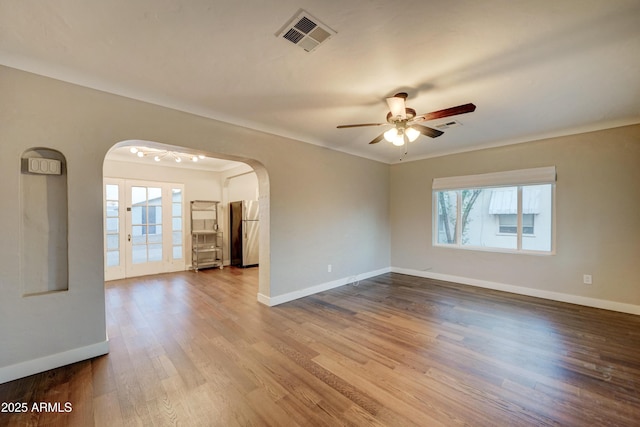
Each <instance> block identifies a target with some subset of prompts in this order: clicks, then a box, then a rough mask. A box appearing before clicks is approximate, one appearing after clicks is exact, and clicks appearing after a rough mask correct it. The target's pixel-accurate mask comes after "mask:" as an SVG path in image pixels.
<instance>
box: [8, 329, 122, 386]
mask: <svg viewBox="0 0 640 427" xmlns="http://www.w3.org/2000/svg"><path fill="white" fill-rule="evenodd" d="M107 353H109V340H106V341H102V342H99V343H96V344H91V345H88V346H86V347H80V348H74V349H73V350H68V351H64V352H62V353H56V354H52V355H49V356H44V357H40V358H38V359H32V360H27V361H26V362H20V363H16V364H15V365H10V366H5V367H1V368H0V384H3V383H6V382H9V381H13V380H17V379H18V378H24V377H28V376H29V375H33V374H38V373H40V372H44V371H48V370H49V369H55V368H59V367H61V366H65V365H69V364H71V363H76V362H80V361H82V360H87V359H91V358H93V357H97V356H102V355H103V354H107Z"/></svg>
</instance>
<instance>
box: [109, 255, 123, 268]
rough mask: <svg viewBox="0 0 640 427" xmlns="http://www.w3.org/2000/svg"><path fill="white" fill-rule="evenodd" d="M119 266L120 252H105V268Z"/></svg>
mask: <svg viewBox="0 0 640 427" xmlns="http://www.w3.org/2000/svg"><path fill="white" fill-rule="evenodd" d="M119 265H120V251H108V252H107V267H117V266H119Z"/></svg>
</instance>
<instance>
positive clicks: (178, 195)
mask: <svg viewBox="0 0 640 427" xmlns="http://www.w3.org/2000/svg"><path fill="white" fill-rule="evenodd" d="M171 196H172V200H173V201H174V202H182V190H181V189H179V188H174V189H173V190H171Z"/></svg>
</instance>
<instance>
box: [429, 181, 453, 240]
mask: <svg viewBox="0 0 640 427" xmlns="http://www.w3.org/2000/svg"><path fill="white" fill-rule="evenodd" d="M435 194H436V197H437V199H438V200H437V209H438V227H437V233H438V235H437V240H436V241H437V242H438V243H455V242H456V212H457V203H458V202H457V192H456V191H438V192H436V193H435Z"/></svg>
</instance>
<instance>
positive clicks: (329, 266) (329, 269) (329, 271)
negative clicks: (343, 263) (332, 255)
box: [327, 264, 331, 273]
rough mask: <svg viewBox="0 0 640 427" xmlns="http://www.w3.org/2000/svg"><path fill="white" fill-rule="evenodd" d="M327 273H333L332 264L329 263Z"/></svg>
mask: <svg viewBox="0 0 640 427" xmlns="http://www.w3.org/2000/svg"><path fill="white" fill-rule="evenodd" d="M327 273H331V264H329V265H327Z"/></svg>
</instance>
